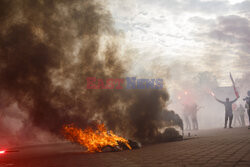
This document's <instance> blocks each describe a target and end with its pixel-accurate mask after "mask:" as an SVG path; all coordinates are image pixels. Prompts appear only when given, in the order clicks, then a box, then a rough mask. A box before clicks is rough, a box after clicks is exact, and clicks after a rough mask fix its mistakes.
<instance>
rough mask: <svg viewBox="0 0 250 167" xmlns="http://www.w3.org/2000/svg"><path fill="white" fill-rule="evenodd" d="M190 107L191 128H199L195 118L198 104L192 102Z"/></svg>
mask: <svg viewBox="0 0 250 167" xmlns="http://www.w3.org/2000/svg"><path fill="white" fill-rule="evenodd" d="M190 109H191V110H190V115H191V120H192V125H193V130H198V129H199V126H198V120H197V111H198V110H199V108H198V105H197V104H196V103H194V104H193V105H192V106H191V108H190Z"/></svg>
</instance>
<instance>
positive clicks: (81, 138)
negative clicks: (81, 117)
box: [63, 124, 132, 152]
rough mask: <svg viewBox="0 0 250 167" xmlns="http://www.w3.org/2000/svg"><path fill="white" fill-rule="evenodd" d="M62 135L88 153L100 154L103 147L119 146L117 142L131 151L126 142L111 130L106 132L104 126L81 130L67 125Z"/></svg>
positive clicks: (99, 125) (98, 125) (72, 125)
mask: <svg viewBox="0 0 250 167" xmlns="http://www.w3.org/2000/svg"><path fill="white" fill-rule="evenodd" d="M63 134H64V136H65V138H66V139H68V140H69V141H71V142H76V143H79V144H80V145H82V146H85V147H87V149H88V151H89V152H102V148H103V147H104V146H112V147H115V146H118V145H119V143H118V142H122V143H124V144H125V145H126V146H127V147H128V148H129V149H130V150H131V149H132V148H131V147H130V145H129V144H128V140H126V139H124V138H123V137H119V136H117V135H115V134H114V133H113V131H111V130H110V131H107V130H106V128H105V126H104V124H97V127H96V130H94V129H92V128H91V127H88V128H86V129H84V130H83V129H81V128H78V127H76V126H75V125H74V124H69V125H65V126H64V127H63Z"/></svg>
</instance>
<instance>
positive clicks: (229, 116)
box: [215, 97, 239, 128]
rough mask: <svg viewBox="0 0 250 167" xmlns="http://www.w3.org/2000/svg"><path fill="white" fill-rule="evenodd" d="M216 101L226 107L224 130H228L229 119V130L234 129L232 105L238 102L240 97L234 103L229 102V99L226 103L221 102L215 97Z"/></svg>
mask: <svg viewBox="0 0 250 167" xmlns="http://www.w3.org/2000/svg"><path fill="white" fill-rule="evenodd" d="M215 99H216V100H217V101H218V102H220V103H222V104H224V106H225V126H224V128H227V121H228V119H229V128H233V127H232V120H233V109H232V104H233V103H234V102H236V101H237V100H238V99H239V97H237V98H236V99H234V100H233V101H229V98H226V101H221V100H219V99H217V97H215Z"/></svg>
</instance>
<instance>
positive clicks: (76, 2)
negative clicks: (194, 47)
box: [0, 0, 180, 142]
mask: <svg viewBox="0 0 250 167" xmlns="http://www.w3.org/2000/svg"><path fill="white" fill-rule="evenodd" d="M104 7H105V6H104V5H103V4H99V3H97V2H95V1H92V0H71V1H68V0H60V1H58V0H54V1H48V0H39V1H33V0H21V1H19V0H13V1H7V0H2V1H0V22H1V25H0V81H1V82H0V92H1V93H0V104H1V108H2V109H3V108H6V107H9V106H11V105H17V108H18V110H20V111H18V112H24V113H26V114H27V115H26V116H23V117H21V120H26V121H27V122H26V121H23V126H25V125H27V126H26V127H30V126H31V125H32V126H34V127H37V128H39V129H42V130H43V131H46V132H50V133H51V134H55V135H59V136H60V133H61V128H62V126H63V125H64V124H69V123H74V124H76V125H78V126H80V127H81V128H85V127H87V126H89V125H91V124H92V123H93V121H101V122H104V123H105V124H106V125H107V126H108V128H110V129H112V130H114V131H116V132H118V133H122V134H124V135H126V137H131V138H133V139H137V140H140V141H142V142H143V141H146V140H150V141H152V140H154V138H155V137H156V136H157V135H158V133H159V132H158V129H159V128H161V127H162V126H163V124H161V121H164V120H163V119H162V117H161V116H160V115H161V113H162V110H163V108H164V107H166V106H165V104H166V101H167V100H168V99H169V94H168V93H167V92H166V91H165V90H129V91H128V90H88V89H86V87H87V85H86V84H87V82H86V78H87V77H96V78H101V79H104V80H105V79H106V78H124V77H125V75H126V68H127V66H126V65H124V64H123V61H122V59H121V58H120V57H121V56H120V47H121V46H120V43H119V33H118V32H116V30H115V29H114V28H113V22H112V18H111V15H110V13H109V12H108V11H106V10H105V9H104ZM128 56H129V55H128ZM16 112H17V111H16ZM170 115H171V114H170ZM175 117H176V115H175ZM177 119H179V117H178V118H177ZM178 121H180V120H178ZM178 121H177V122H178ZM176 124H178V123H176ZM28 129H29V128H28ZM26 132H27V133H31V131H30V130H27V131H26Z"/></svg>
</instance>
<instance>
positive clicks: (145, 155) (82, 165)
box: [0, 128, 250, 167]
mask: <svg viewBox="0 0 250 167" xmlns="http://www.w3.org/2000/svg"><path fill="white" fill-rule="evenodd" d="M193 134H196V136H195V137H194V138H192V139H188V140H184V141H179V142H170V143H161V144H155V145H150V146H144V147H143V148H142V149H139V150H133V151H123V152H109V153H95V154H89V153H82V152H81V151H79V149H78V148H75V147H74V148H73V147H72V146H70V145H67V146H66V145H64V146H48V147H46V148H45V147H43V148H39V147H38V148H33V150H32V148H29V149H30V150H28V151H27V150H26V151H25V150H20V152H19V153H16V154H14V153H13V154H9V155H6V156H5V157H0V167H7V166H12V167H16V166H17V167H45V166H46V167H71V166H72V167H129V166H131V167H156V166H161V167H163V166H164V167H166V166H170V167H171V166H173V167H175V166H180V167H181V166H183V167H186V166H197V167H198V166H202V167H203V166H204V167H205V166H220V167H223V166H225V167H229V166H236V167H249V166H250V130H248V129H247V128H233V129H213V130H201V131H198V132H191V135H193ZM29 152H31V153H29Z"/></svg>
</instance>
